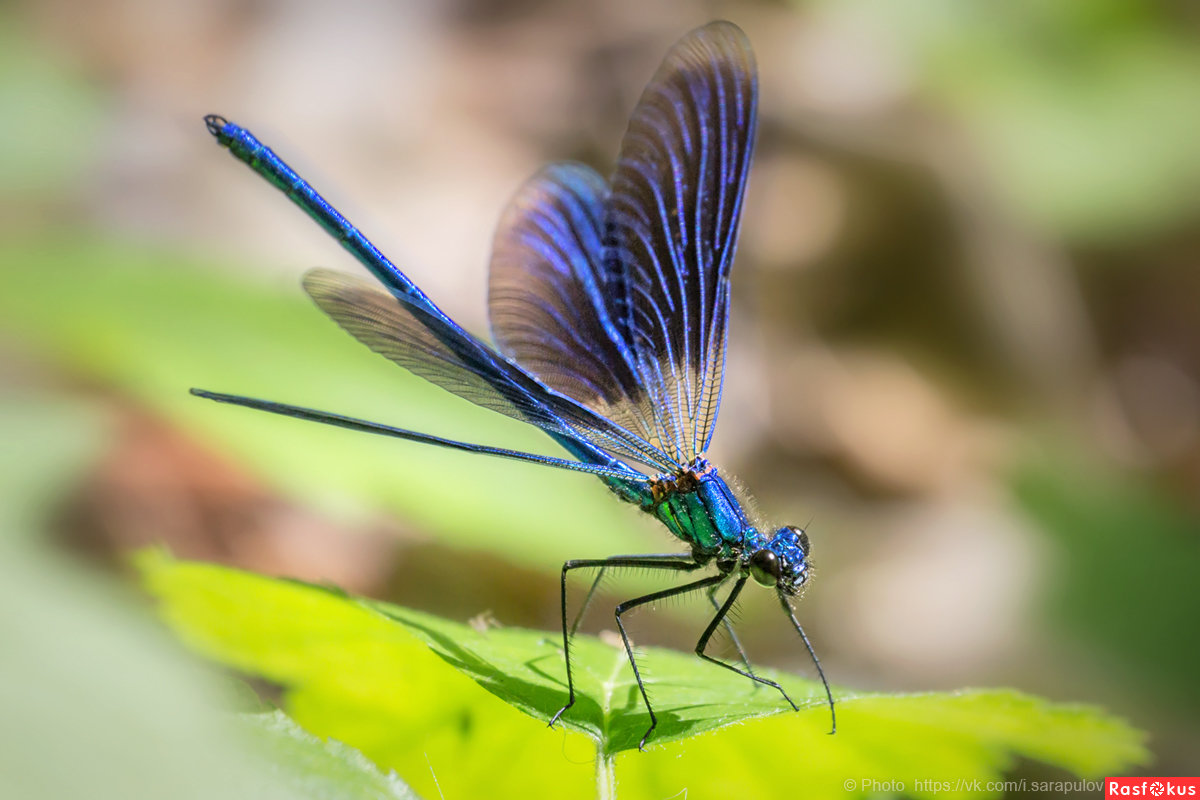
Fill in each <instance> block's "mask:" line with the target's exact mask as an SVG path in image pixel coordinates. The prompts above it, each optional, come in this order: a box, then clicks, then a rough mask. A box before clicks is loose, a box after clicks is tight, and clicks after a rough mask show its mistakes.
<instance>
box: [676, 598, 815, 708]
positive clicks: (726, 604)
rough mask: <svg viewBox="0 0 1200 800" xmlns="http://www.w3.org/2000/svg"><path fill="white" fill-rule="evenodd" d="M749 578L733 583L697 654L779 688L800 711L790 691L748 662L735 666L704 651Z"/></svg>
mask: <svg viewBox="0 0 1200 800" xmlns="http://www.w3.org/2000/svg"><path fill="white" fill-rule="evenodd" d="M747 578H749V576H748V575H743V576H742V577H740V578H738V581H737V583H735V584H734V585H733V589H732V590H731V591H730V592H729V597H727V598H725V602H724V603H723V604H722V605H721V607H720V608H718V609H717V614H716V616H714V617H713V618H712V621H711V622H709V623H708V627H707V628H705V629H704V633H702V634H700V641H698V642H696V655H698V656H700V657H701V658H703V659H704V660H705V661H711V662H712V663H713V664H716V665H717V666H720V667H724V668H725V669H728V670H732V671H733V672H736V673H737V674H739V675H743V676H745V677H747V678H749V679H750V680H752V681H755V682H757V683H761V684H762V685H764V686H773V687H774V688H776V689H778V690H779V693H780V694H781V695H783V699H784V700H787V701H788V705H790V706H791V707H792V710H793V711H799V710H800V708H799V706H797V705H796V704H795V703H793V702H792V698H790V697H788V693H787V692H785V691H784V689H783V687H782V686H780V685H779V684H778V683H776V682H775V681H773V680H769V679H767V678H761V677H759V676H758V675H755V674H754V673H753V672H751V671H750V668H749V665H748V664H747V668H746V669H744V670H743V669H739V668H738V667H736V666H734V665H733V664H730V663H728V662H725V661H722V660H721V659H719V658H716V657H714V656H710V655H709V654H708V653H705V652H704V650H705V648H706V647H708V642H709V639H711V638H712V635H713V633H714V632H715V631H716V630H717V626H718V625H720V624H721V623H722V622H724V621H725V618H726V616H728V614H729V609H731V608H733V604H734V603H735V602H737V599H738V595H740V594H741V593H742V588H743V587H745V585H746V580H747ZM738 649H739V650H740V649H741V648H740V647H739V648H738ZM745 657H746V656H745V654H744V653H743V654H742V658H743V659H745Z"/></svg>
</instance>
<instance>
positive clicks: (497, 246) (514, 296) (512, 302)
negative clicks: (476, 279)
mask: <svg viewBox="0 0 1200 800" xmlns="http://www.w3.org/2000/svg"><path fill="white" fill-rule="evenodd" d="M607 196H608V185H607V184H606V183H605V182H604V179H603V178H601V177H600V176H599V175H597V174H596V172H595V171H594V170H592V169H591V168H589V167H585V166H583V165H582V164H551V165H550V166H548V167H545V168H544V169H542V170H541V171H540V172H538V173H537V174H536V175H534V176H533V177H532V178H530V179H529V181H527V182H526V183H525V185H524V186H522V187H521V189H520V190H519V191H518V192H517V194H516V195H515V196H514V197H513V199H512V201H511V202H510V203H509V206H508V209H507V210H506V211H505V214H504V216H503V217H502V218H501V220H500V224H499V226H498V227H497V229H496V237H495V242H494V244H493V247H492V261H491V269H490V273H489V279H488V316H489V318H490V321H491V327H492V337H493V338H494V339H495V340H496V345H497V347H498V348H499V349H500V352H502V353H503V354H504V355H506V356H508V357H510V358H512V359H515V360H516V361H517V362H518V363H519V364H520V365H521V366H522V367H524V368H525V369H527V370H529V371H530V372H532V373H533V374H534V375H536V376H537V377H538V380H540V381H542V382H543V383H545V384H546V385H547V386H549V387H550V388H552V389H554V390H555V391H557V392H559V393H561V394H564V395H567V396H568V397H572V398H574V399H575V400H578V401H579V402H580V403H582V404H584V405H585V406H587V407H588V408H591V409H592V410H594V411H596V412H597V413H599V414H601V415H602V416H605V417H607V418H609V419H611V420H613V421H614V422H616V423H617V424H619V425H621V426H622V427H624V428H626V429H627V430H629V431H631V432H633V433H635V434H637V435H638V436H639V437H641V438H642V439H646V440H649V439H651V438H652V437H653V436H654V434H655V431H654V428H653V426H652V424H651V423H650V420H652V419H653V415H652V414H651V413H649V411H648V408H647V406H648V404H649V398H648V396H647V394H646V392H645V390H644V389H643V388H642V383H641V378H640V376H639V374H638V372H637V369H636V367H635V366H634V360H633V355H632V353H631V352H630V351H629V349H628V347H626V345H625V343H624V341H623V340H622V339H621V338H620V336H618V334H617V332H616V328H615V326H614V325H613V322H612V320H611V319H610V318H609V314H608V308H607V306H606V304H605V301H604V297H603V295H602V289H603V283H604V275H603V271H602V263H601V255H602V248H601V234H602V231H601V225H602V224H603V220H604V201H605V199H606V198H607Z"/></svg>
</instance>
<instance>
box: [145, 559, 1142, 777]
mask: <svg viewBox="0 0 1200 800" xmlns="http://www.w3.org/2000/svg"><path fill="white" fill-rule="evenodd" d="M139 564H140V567H141V569H142V572H143V575H144V577H145V581H146V584H147V586H148V587H149V589H150V591H151V592H152V593H153V594H155V595H156V596H157V597H158V598H159V599H160V601H161V602H162V609H163V614H164V616H165V617H166V619H167V620H168V622H169V623H170V624H171V625H172V627H174V628H175V629H176V630H177V631H178V632H179V633H180V635H181V636H183V637H184V638H185V639H186V640H187V641H188V642H189V643H190V644H191V645H192V646H194V647H195V648H197V649H198V650H199V651H200V652H202V653H204V654H205V655H207V656H209V657H211V658H213V659H216V660H218V661H221V662H223V663H226V664H229V665H232V666H234V667H237V668H239V669H242V670H244V671H247V672H250V673H253V674H257V675H261V676H264V677H266V678H268V679H270V680H272V681H276V682H278V683H280V684H282V685H284V686H285V687H287V698H288V707H289V709H290V710H291V712H292V713H293V714H294V715H295V716H296V718H297V719H298V720H299V721H300V722H301V723H302V724H303V725H305V726H306V727H308V728H309V729H310V730H312V731H314V732H315V733H318V734H320V735H329V736H333V737H335V738H337V739H339V740H341V741H344V742H347V743H349V744H351V745H353V746H355V747H358V748H360V749H362V750H363V752H365V753H366V754H367V755H368V756H369V757H371V758H373V759H375V760H376V762H377V763H378V764H380V765H381V766H382V767H384V768H395V769H396V770H397V771H398V772H399V774H400V775H402V776H403V777H404V778H405V779H406V780H408V781H409V782H411V783H412V784H413V785H414V786H416V787H417V788H418V789H419V790H420V791H421V792H422V793H423V794H429V793H430V791H431V789H432V779H431V778H430V777H429V776H430V774H431V772H432V774H435V775H437V777H438V780H439V782H440V785H441V787H442V790H443V791H446V792H447V794H448V795H451V794H454V795H457V796H470V795H472V794H479V793H487V794H489V795H491V796H504V795H506V794H510V793H517V792H521V793H528V792H529V791H531V790H532V791H533V792H535V793H538V792H549V793H551V794H553V795H554V796H556V797H586V796H590V794H591V793H592V791H593V787H592V786H591V777H592V776H591V767H590V764H589V761H590V759H591V757H592V749H591V748H589V747H588V746H587V745H586V740H584V739H583V737H580V736H578V735H574V734H571V733H569V732H568V733H563V732H561V731H553V730H548V729H547V728H546V727H545V720H547V719H549V717H550V716H551V715H553V713H554V712H555V711H557V710H558V708H559V707H560V706H561V705H562V703H563V700H564V697H565V687H564V680H563V671H562V670H563V667H562V656H561V652H560V649H559V647H558V643H557V640H556V637H555V636H554V635H552V634H548V633H540V632H536V631H527V630H518V629H502V628H501V629H495V628H489V629H485V630H482V631H480V630H476V629H475V628H472V627H469V626H466V625H462V624H459V623H456V622H451V621H448V620H444V619H439V618H436V617H432V616H429V615H427V614H422V613H419V612H416V611H411V610H408V609H403V608H399V607H396V606H392V605H388V604H383V603H378V602H374V601H365V600H356V599H354V598H350V597H346V596H345V595H343V594H341V593H338V592H336V591H334V590H330V589H325V588H321V587H314V586H310V585H306V584H299V583H295V582H289V581H280V580H275V579H270V578H264V577H259V576H255V575H250V574H247V573H242V572H237V571H233V570H229V569H225V568H221V567H216V566H211V565H205V564H195V563H186V562H176V561H173V560H171V559H170V558H169V557H168V556H165V555H163V554H161V553H158V552H152V553H146V554H143V556H142V557H141V559H140V561H139ZM576 654H577V657H578V659H579V661H578V663H579V665H580V667H581V669H580V673H579V690H580V692H581V697H580V700H579V702H578V704H577V707H576V709H573V710H572V712H570V713H569V714H568V715H567V717H566V724H565V727H567V728H568V729H569V730H573V731H578V732H581V733H584V734H586V736H587V737H590V738H591V739H592V740H594V742H595V745H596V749H597V750H599V751H600V752H603V753H609V754H612V753H620V752H623V751H628V750H630V749H631V748H636V746H637V742H638V739H639V738H640V737H641V735H642V733H643V731H644V730H645V727H646V724H647V718H646V715H645V711H644V709H643V708H642V706H641V703H640V700H639V698H638V697H637V695H636V687H635V686H634V684H633V679H632V674H631V673H630V672H629V670H628V667H627V666H626V664H625V661H624V656H623V654H622V653H621V652H620V651H619V650H617V649H616V648H613V647H611V646H609V645H608V644H605V643H604V642H602V641H600V640H597V639H591V638H587V637H580V639H579V642H578V649H577V651H576ZM645 663H646V665H647V672H648V685H649V688H650V692H651V696H652V697H653V698H654V701H655V704H656V707H657V708H658V709H659V710H660V712H661V713H660V716H661V722H660V725H659V731H658V732H657V734H656V737H657V738H656V739H654V740H653V742H652V746H651V747H650V750H649V752H648V753H638V752H636V750H634V751H633V752H629V753H625V754H623V755H621V756H620V757H619V758H618V760H617V762H616V763H617V777H618V785H619V789H620V795H621V796H622V797H664V796H671V795H673V794H675V793H678V792H681V791H683V790H684V789H686V790H687V791H688V796H689V797H710V796H711V797H720V796H728V795H727V793H728V792H732V791H734V790H735V788H737V787H740V788H738V791H744V792H749V793H750V794H751V795H753V796H767V795H769V794H771V793H778V794H779V795H780V796H785V795H790V794H791V793H792V792H793V791H794V790H795V787H797V786H807V787H810V788H813V791H814V794H815V795H816V796H822V795H826V794H832V793H834V792H835V791H836V792H838V793H841V792H842V791H843V790H844V788H845V787H847V786H849V784H848V783H846V782H847V781H848V780H850V779H854V780H855V781H858V784H857V785H856V786H855V787H854V790H853V791H852V792H851V794H852V795H853V794H860V795H864V796H865V795H879V794H888V793H889V792H888V791H880V790H879V789H878V787H874V788H873V787H872V784H871V783H870V782H871V781H885V780H893V781H900V782H901V783H903V785H905V786H906V787H907V788H906V789H905V793H907V794H911V795H914V796H930V797H932V796H933V795H934V794H939V796H944V795H945V793H944V792H941V791H940V790H932V789H931V790H930V791H925V792H922V791H921V790H920V788H919V787H918V786H917V785H916V784H915V781H916V779H918V778H936V779H939V780H947V781H958V779H960V778H961V779H968V780H974V779H980V780H984V781H987V780H995V779H997V778H998V777H999V776H1000V775H1001V774H1002V772H1003V770H1004V769H1005V767H1007V766H1008V765H1009V764H1011V763H1012V760H1013V758H1014V757H1016V756H1024V757H1027V758H1032V759H1037V760H1040V761H1044V762H1046V763H1049V764H1052V765H1055V766H1058V767H1061V768H1063V769H1065V770H1068V771H1070V772H1072V773H1075V774H1078V775H1084V776H1093V777H1094V776H1099V775H1102V774H1104V773H1105V772H1106V771H1108V772H1112V771H1114V770H1119V769H1121V768H1123V767H1128V766H1129V765H1131V764H1134V763H1137V762H1139V761H1140V760H1142V759H1143V758H1144V751H1143V749H1142V745H1141V734H1140V733H1139V732H1137V731H1136V730H1134V729H1132V728H1130V727H1129V726H1128V725H1126V724H1125V723H1124V722H1121V721H1120V720H1116V719H1114V718H1112V717H1109V716H1108V715H1106V714H1105V713H1103V712H1102V711H1100V710H1098V709H1095V708H1089V707H1084V706H1062V705H1053V704H1050V703H1047V702H1046V701H1043V700H1040V699H1037V698H1034V697H1030V696H1027V695H1024V694H1021V693H1019V692H1015V691H1012V690H1006V689H1000V690H969V691H963V692H954V693H930V694H919V695H881V694H859V693H854V692H850V691H847V690H844V689H839V690H837V692H836V693H837V696H838V698H839V707H838V708H839V731H838V733H837V735H836V736H829V735H828V723H829V717H828V712H827V710H826V709H825V708H824V707H823V705H822V703H821V697H820V694H821V693H820V688H819V686H817V685H814V684H812V683H811V682H808V681H804V680H802V679H800V678H795V677H792V676H786V675H778V674H774V675H773V677H776V678H778V679H780V680H781V681H782V682H784V683H785V685H786V686H787V687H788V689H789V691H790V692H792V693H793V697H795V698H797V700H798V701H800V702H801V704H802V710H801V712H800V713H793V712H790V711H788V712H784V711H783V710H782V708H781V703H780V701H779V698H778V696H777V695H776V694H775V693H774V692H773V691H770V690H766V689H764V690H758V689H755V688H754V686H753V684H751V683H750V682H749V681H746V680H744V679H740V678H738V676H736V675H733V674H732V673H730V674H729V675H728V677H727V676H726V675H725V674H724V671H722V670H719V669H717V668H715V667H712V666H710V665H706V664H704V663H703V662H700V661H699V660H698V659H696V658H694V657H692V656H689V655H685V654H682V653H676V652H671V651H664V650H659V649H653V648H648V649H647V650H646V651H645ZM447 664H449V665H450V666H451V667H453V669H448V668H447ZM767 674H771V673H767ZM481 687H482V689H483V690H486V691H481V690H480V689H481ZM500 701H505V702H500ZM514 707H515V708H514ZM515 709H520V710H521V711H524V712H525V714H521V713H518V712H517V710H515ZM527 715H528V716H527ZM529 716H532V717H534V718H535V719H532V720H531V719H529ZM764 763H765V764H767V765H769V768H768V767H764ZM501 765H503V766H504V769H500V766H501ZM451 787H452V788H451ZM818 787H819V788H818ZM723 793H725V794H723ZM959 794H965V792H960V793H959ZM950 795H951V796H953V795H954V793H953V792H950Z"/></svg>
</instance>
